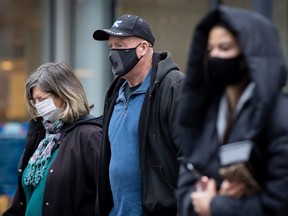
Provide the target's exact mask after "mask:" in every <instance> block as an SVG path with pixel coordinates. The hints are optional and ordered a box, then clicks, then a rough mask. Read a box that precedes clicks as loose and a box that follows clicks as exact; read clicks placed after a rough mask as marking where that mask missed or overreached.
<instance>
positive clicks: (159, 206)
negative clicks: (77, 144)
mask: <svg viewBox="0 0 288 216" xmlns="http://www.w3.org/2000/svg"><path fill="white" fill-rule="evenodd" d="M93 37H94V39H95V40H100V41H103V40H108V44H109V47H110V54H109V60H110V62H111V65H112V72H113V73H114V74H115V75H116V78H115V80H114V81H113V83H112V84H111V86H110V88H109V90H108V91H107V94H106V99H105V107H104V118H103V121H104V122H103V130H104V132H103V143H102V144H103V146H102V148H101V153H100V154H101V157H100V162H99V163H100V168H99V175H98V177H99V179H98V180H99V181H98V199H97V213H98V214H99V215H100V216H102V215H112V216H113V215H125V216H129V215H131V216H135V215H143V216H145V215H157V216H161V215H165V216H167V215H168V216H169V215H171V216H172V215H173V216H175V215H176V214H177V201H176V199H175V196H174V192H175V191H174V189H175V188H176V185H177V179H178V170H179V163H178V157H179V156H180V154H179V147H177V146H176V145H175V143H174V141H173V138H172V134H173V131H174V130H173V125H174V124H173V120H174V117H175V114H176V107H177V106H176V100H177V99H178V95H179V93H180V88H181V86H182V85H183V81H184V74H183V73H182V72H180V71H179V68H178V67H177V65H176V64H175V63H174V62H173V59H172V56H171V54H170V53H168V52H154V51H153V46H154V43H155V38H154V36H153V33H152V31H151V27H150V25H149V24H148V22H147V21H146V20H144V19H143V18H141V17H139V16H135V15H131V14H125V15H123V16H121V17H119V18H118V19H117V20H116V21H115V22H114V24H113V25H112V27H111V28H110V29H100V30H96V31H95V32H94V34H93Z"/></svg>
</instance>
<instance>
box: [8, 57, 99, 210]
mask: <svg viewBox="0 0 288 216" xmlns="http://www.w3.org/2000/svg"><path fill="white" fill-rule="evenodd" d="M25 99H26V103H27V106H28V111H29V113H30V114H31V117H32V120H31V121H30V123H29V130H28V134H27V139H26V147H25V150H24V152H23V155H22V157H21V159H20V162H19V168H18V176H19V181H18V188H17V191H16V194H15V196H14V199H13V204H12V206H11V208H9V209H8V210H7V211H6V212H5V213H4V215H5V216H10V215H15V216H16V215H17V216H19V215H27V216H41V215H49V216H50V215H53V216H58V215H59V216H63V215H69V216H70V215H71V216H72V215H95V200H96V195H97V189H96V183H97V181H96V177H97V167H98V155H99V150H100V141H101V136H102V129H101V118H100V117H98V118H96V117H94V116H92V115H90V114H89V112H90V108H91V107H90V106H89V105H88V101H87V98H86V95H85V92H84V89H83V87H82V85H81V83H80V81H79V80H78V79H77V77H76V76H75V74H74V73H73V71H72V69H71V68H70V66H69V65H68V64H66V63H64V62H61V63H46V64H43V65H41V66H40V67H39V68H38V69H37V70H36V71H35V72H34V73H32V74H31V76H30V77H29V78H28V80H27V82H26V91H25Z"/></svg>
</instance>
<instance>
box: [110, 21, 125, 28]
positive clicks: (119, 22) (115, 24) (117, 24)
mask: <svg viewBox="0 0 288 216" xmlns="http://www.w3.org/2000/svg"><path fill="white" fill-rule="evenodd" d="M122 22H123V21H122V20H116V21H115V22H114V24H113V26H112V27H116V28H117V27H119V25H120V24H121V23H122Z"/></svg>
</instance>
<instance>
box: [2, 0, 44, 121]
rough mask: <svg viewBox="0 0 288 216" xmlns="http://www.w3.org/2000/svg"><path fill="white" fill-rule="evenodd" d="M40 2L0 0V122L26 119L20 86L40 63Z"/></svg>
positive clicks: (22, 86) (41, 14)
mask: <svg viewBox="0 0 288 216" xmlns="http://www.w3.org/2000/svg"><path fill="white" fill-rule="evenodd" d="M44 2H45V1H39V0H21V1H17V0H9V1H7V0H0V11H1V17H0V98H1V100H0V121H1V122H3V121H24V120H26V119H27V118H28V115H27V111H26V110H27V109H26V105H25V103H24V84H25V81H26V79H27V75H28V74H29V72H31V71H33V70H34V69H35V68H36V67H37V66H38V65H39V64H40V63H41V61H42V54H43V49H42V44H43V26H44V25H43V18H44V17H43V14H44V13H43V11H44V7H43V6H44Z"/></svg>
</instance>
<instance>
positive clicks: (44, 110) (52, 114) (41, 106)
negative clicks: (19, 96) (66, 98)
mask: <svg viewBox="0 0 288 216" xmlns="http://www.w3.org/2000/svg"><path fill="white" fill-rule="evenodd" d="M35 107H36V110H37V112H38V115H39V116H42V117H43V119H44V120H47V121H50V122H54V121H56V120H57V119H58V117H59V115H60V113H61V109H60V108H57V107H56V106H55V104H54V102H53V99H52V98H51V97H50V98H47V99H45V100H43V101H40V102H38V103H36V104H35Z"/></svg>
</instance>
